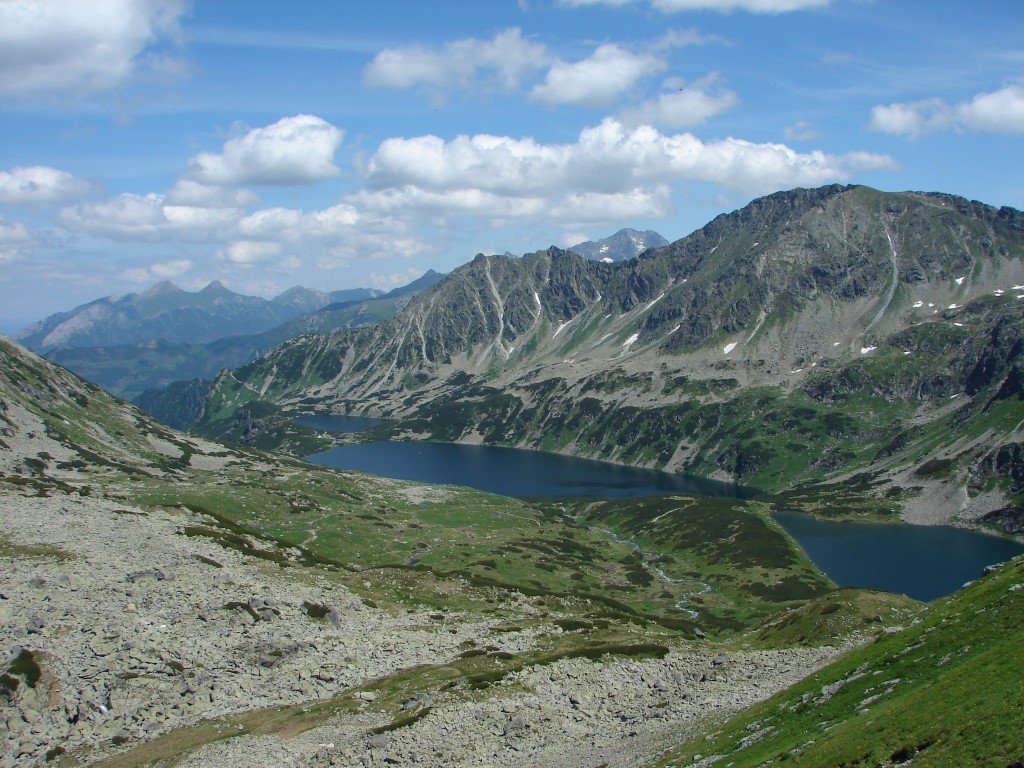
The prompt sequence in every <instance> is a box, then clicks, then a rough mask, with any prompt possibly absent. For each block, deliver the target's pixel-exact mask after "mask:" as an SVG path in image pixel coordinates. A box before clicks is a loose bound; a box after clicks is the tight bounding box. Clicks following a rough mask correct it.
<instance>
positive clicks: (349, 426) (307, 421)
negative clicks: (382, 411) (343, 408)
mask: <svg viewBox="0 0 1024 768" xmlns="http://www.w3.org/2000/svg"><path fill="white" fill-rule="evenodd" d="M295 423H296V424H301V425H302V426H304V427H312V428H313V429H322V430H324V431H325V432H362V431H363V430H364V429H370V428H371V427H377V426H380V425H381V424H387V423H388V420H387V419H372V418H370V417H369V416H335V415H333V414H314V415H312V416H300V417H299V418H297V419H295Z"/></svg>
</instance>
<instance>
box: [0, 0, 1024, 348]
mask: <svg viewBox="0 0 1024 768" xmlns="http://www.w3.org/2000/svg"><path fill="white" fill-rule="evenodd" d="M1022 30H1024V3H1021V2H1019V0H1002V1H997V0H987V1H986V0H980V1H979V2H975V3H970V4H965V3H962V2H957V1H955V0H944V1H942V0H940V1H932V2H917V1H915V0H905V1H903V2H897V1H895V0H892V1H890V2H885V1H884V0H875V1H874V2H871V1H869V0H519V2H516V0H507V1H506V0H489V1H488V2H468V1H467V2H445V1H443V0H442V1H436V0H435V1H432V2H419V1H414V0H406V1H405V2H399V1H397V0H374V1H373V2H361V1H353V2H328V1H327V0H318V1H316V2H313V1H303V0H296V1H294V2H289V3H283V2H270V1H269V0H266V1H264V2H258V1H254V0H246V1H245V2H240V1H235V0H207V1H206V2H192V3H190V2H186V0H91V1H90V2H89V3H82V2H79V1H78V0H0V302H2V303H0V329H6V330H10V329H12V328H13V327H17V326H19V325H21V324H24V323H25V322H28V321H30V320H35V319H39V318H41V317H42V316H44V315H46V314H49V313H51V312H54V311H57V310H61V309H67V308H70V307H72V306H75V305H77V304H80V303H83V302H85V301H88V300H91V299H94V298H98V297H100V296H104V295H108V294H123V293H128V292H131V291H138V290H144V289H145V288H147V287H148V286H150V285H152V284H153V283H155V282H157V281H159V280H163V279H170V280H173V281H174V282H175V283H177V284H178V285H181V286H182V287H185V288H188V289H195V288H198V287H201V286H202V285H204V284H205V283H207V282H209V281H210V280H215V279H218V280H222V281H223V282H225V283H226V284H227V285H228V286H229V287H231V288H233V289H235V290H238V291H242V292H245V293H252V294H260V295H265V296H272V295H274V294H276V293H278V292H280V291H281V290H283V289H285V288H288V287H290V286H292V285H296V284H302V285H306V286H309V287H312V288H319V289H323V290H331V289H338V288H346V287H354V286H361V285H366V286H375V287H380V288H387V287H391V286H394V285H398V284H402V283H405V282H408V281H409V280H410V279H411V278H413V277H415V276H417V275H419V274H421V273H422V272H424V271H425V270H426V269H427V268H431V267H432V268H435V269H438V270H441V271H447V270H450V269H452V268H454V267H455V266H458V265H459V264H461V263H464V262H465V261H467V260H469V259H470V258H472V256H473V255H474V254H476V253H477V252H480V251H483V252H487V253H502V252H505V251H512V252H514V253H522V252H525V251H532V250H537V249H540V248H545V247H547V246H548V245H550V244H552V243H554V244H557V245H561V246H568V245H571V244H573V243H575V242H579V241H580V240H583V239H588V238H597V237H602V236H605V235H608V234H611V233H612V232H614V231H615V230H617V229H619V228H620V227H623V226H633V227H637V228H653V229H656V230H658V231H659V232H661V233H662V234H663V235H665V236H666V237H668V238H669V239H670V240H672V239H676V238H679V237H682V236H684V235H685V234H687V233H689V232H690V231H692V230H693V229H695V228H697V227H699V226H701V225H703V224H704V223H706V222H707V221H708V220H710V219H711V218H713V217H714V216H715V215H717V214H719V213H721V212H724V211H728V210H732V209H734V208H736V207H739V206H741V205H743V204H745V203H746V202H748V201H749V200H750V199H752V198H754V197H757V196H759V195H761V194H765V193H768V192H772V191H776V190H778V189H786V188H792V187H795V186H818V185H820V184H825V183H831V182H844V183H864V184H869V185H871V186H875V187H878V188H880V189H886V190H902V189H915V190H937V191H943V192H950V193H954V194H959V195H964V196H966V197H969V198H973V199H979V200H982V201H985V202H988V203H991V204H994V205H1010V206H1013V207H1017V208H1024V175H1022V170H1024V162H1022V160H1024V151H1022V148H1024V34H1022Z"/></svg>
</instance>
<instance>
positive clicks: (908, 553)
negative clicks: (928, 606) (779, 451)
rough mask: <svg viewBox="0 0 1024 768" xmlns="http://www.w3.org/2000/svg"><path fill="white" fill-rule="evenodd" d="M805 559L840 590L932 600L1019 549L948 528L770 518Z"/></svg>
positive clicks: (795, 515)
mask: <svg viewBox="0 0 1024 768" xmlns="http://www.w3.org/2000/svg"><path fill="white" fill-rule="evenodd" d="M772 517H774V518H775V519H776V520H778V522H779V524H780V525H782V527H783V528H785V529H786V531H787V532H788V533H789V535H790V536H792V537H793V538H794V539H796V540H797V541H798V542H799V543H800V546H801V547H803V549H804V552H806V553H807V556H808V557H809V558H811V560H813V561H814V564H815V565H817V566H818V568H820V569H821V570H822V571H824V573H825V574H826V575H827V576H828V577H829V578H830V579H832V581H834V582H835V583H836V584H838V585H839V586H842V587H865V588H868V589H884V590H887V591H889V592H902V593H903V594H905V595H909V596H910V597H913V598H915V599H917V600H934V599H935V598H936V597H941V596H942V595H948V594H949V593H950V592H953V591H954V590H956V589H958V588H959V587H960V586H961V585H963V584H964V582H967V581H971V580H973V579H976V578H977V577H978V576H980V575H981V570H982V568H984V567H985V566H986V565H992V564H993V563H1001V562H1003V561H1004V560H1009V559H1010V558H1011V557H1015V556H1017V555H1019V554H1021V553H1022V552H1024V545H1021V544H1018V543H1017V542H1015V541H1011V540H1009V539H1001V538H998V537H996V536H986V535H984V534H981V533H974V532H973V531H965V530H963V529H961V528H954V527H952V526H948V525H907V524H905V523H890V524H883V523H860V522H849V521H845V520H820V519H818V518H816V517H811V516H810V515H807V514H804V513H802V512H776V513H775V514H773V515H772Z"/></svg>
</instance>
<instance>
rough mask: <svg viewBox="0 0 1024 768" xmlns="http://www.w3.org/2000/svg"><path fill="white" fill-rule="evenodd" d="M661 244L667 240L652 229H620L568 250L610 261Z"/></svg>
mask: <svg viewBox="0 0 1024 768" xmlns="http://www.w3.org/2000/svg"><path fill="white" fill-rule="evenodd" d="M663 245H668V240H666V239H665V238H664V237H662V236H661V235H659V234H658V233H657V232H655V231H654V230H652V229H648V230H645V231H644V232H640V231H639V230H636V229H620V230H619V231H618V232H616V233H615V234H614V235H612V236H611V237H604V238H602V239H600V240H587V241H586V242H585V243H578V244H576V245H574V246H572V247H570V248H569V249H568V250H570V251H572V252H573V253H578V254H579V255H580V256H582V257H583V258H585V259H590V260H591V261H603V262H605V263H612V262H616V261H625V260H626V259H633V258H636V257H637V256H639V255H640V254H641V253H643V252H644V251H646V250H647V249H648V248H660V247H661V246H663Z"/></svg>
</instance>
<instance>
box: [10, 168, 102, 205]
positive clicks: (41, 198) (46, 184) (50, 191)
mask: <svg viewBox="0 0 1024 768" xmlns="http://www.w3.org/2000/svg"><path fill="white" fill-rule="evenodd" d="M88 191H89V184H88V182H85V181H82V180H81V179H77V178H75V177H74V176H72V175H71V174H70V173H68V172H67V171H61V170H59V169H57V168H50V167H48V166H45V165H30V166H23V167H19V168H12V169H11V170H9V171H0V203H6V204H8V205H36V204H39V203H54V202H60V201H64V200H70V199H72V198H75V197H80V196H82V195H84V194H85V193H86V192H88Z"/></svg>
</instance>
